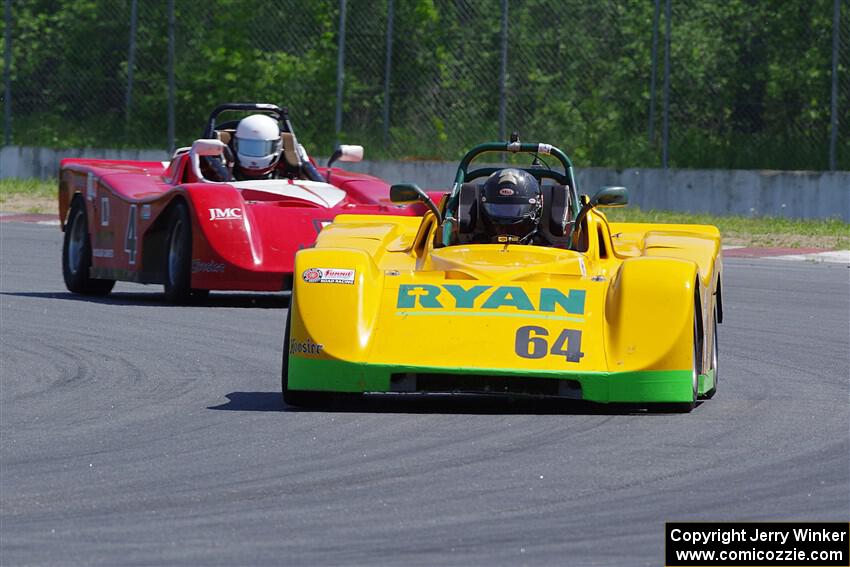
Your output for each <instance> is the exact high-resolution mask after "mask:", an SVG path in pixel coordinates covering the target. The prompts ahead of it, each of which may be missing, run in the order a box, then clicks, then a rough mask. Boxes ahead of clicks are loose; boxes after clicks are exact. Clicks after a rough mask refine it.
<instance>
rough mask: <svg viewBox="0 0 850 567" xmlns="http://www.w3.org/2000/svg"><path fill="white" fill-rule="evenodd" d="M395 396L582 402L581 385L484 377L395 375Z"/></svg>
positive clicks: (540, 380) (391, 389)
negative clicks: (497, 396)
mask: <svg viewBox="0 0 850 567" xmlns="http://www.w3.org/2000/svg"><path fill="white" fill-rule="evenodd" d="M390 391H392V392H432V393H468V394H509V395H530V396H556V397H563V398H571V399H581V384H580V383H579V382H577V381H575V380H558V379H553V378H537V377H518V376H491V375H486V374H485V375H482V374H427V373H418V374H414V373H404V374H393V375H392V376H391V378H390Z"/></svg>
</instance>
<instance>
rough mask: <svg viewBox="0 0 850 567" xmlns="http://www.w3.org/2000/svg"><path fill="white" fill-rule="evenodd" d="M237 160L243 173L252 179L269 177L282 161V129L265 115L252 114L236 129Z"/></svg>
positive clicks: (240, 122) (241, 121)
mask: <svg viewBox="0 0 850 567" xmlns="http://www.w3.org/2000/svg"><path fill="white" fill-rule="evenodd" d="M235 145H236V158H237V159H238V161H239V167H240V169H241V170H242V173H244V174H245V175H248V176H251V177H259V176H262V175H267V174H268V173H269V172H270V171H271V170H272V169H274V167H275V166H276V165H277V162H278V160H279V159H280V153H281V152H280V148H281V142H280V128H278V125H277V122H276V121H275V120H274V119H273V118H271V117H270V116H266V115H265V114H252V115H251V116H246V117H245V118H243V119H242V120H240V121H239V126H237V127H236V142H235Z"/></svg>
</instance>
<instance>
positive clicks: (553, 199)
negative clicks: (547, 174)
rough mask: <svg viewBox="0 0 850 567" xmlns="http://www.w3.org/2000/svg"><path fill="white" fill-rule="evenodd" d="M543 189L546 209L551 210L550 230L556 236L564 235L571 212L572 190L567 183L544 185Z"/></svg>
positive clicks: (549, 217) (548, 219) (545, 220)
mask: <svg viewBox="0 0 850 567" xmlns="http://www.w3.org/2000/svg"><path fill="white" fill-rule="evenodd" d="M541 189H542V191H543V205H544V210H545V209H548V210H549V215H548V218H544V219H543V221H544V222H548V226H547V228H548V229H549V230H548V232H549V234H551V235H552V236H554V237H556V238H560V237H562V236H564V234H565V233H566V231H567V223H568V221H569V214H570V191H569V189H568V188H567V186H566V185H544V186H543V187H541Z"/></svg>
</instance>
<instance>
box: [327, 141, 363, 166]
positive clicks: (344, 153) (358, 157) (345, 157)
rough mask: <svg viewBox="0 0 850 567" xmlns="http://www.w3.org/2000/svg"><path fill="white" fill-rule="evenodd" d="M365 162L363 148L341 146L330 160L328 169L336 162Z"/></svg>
mask: <svg viewBox="0 0 850 567" xmlns="http://www.w3.org/2000/svg"><path fill="white" fill-rule="evenodd" d="M362 160H363V146H352V145H346V144H343V145H341V146H339V147H338V148H337V149H336V150H335V151H334V153H333V154H332V155H331V157H330V159H329V160H328V165H327V167H330V166H331V165H333V163H334V162H335V161H348V162H357V161H362Z"/></svg>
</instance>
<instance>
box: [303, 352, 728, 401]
mask: <svg viewBox="0 0 850 567" xmlns="http://www.w3.org/2000/svg"><path fill="white" fill-rule="evenodd" d="M709 373H710V374H704V375H700V380H699V382H700V384H699V386H700V388H699V392H700V393H704V392H705V391H706V390H708V389H709V388H710V387H711V386H712V385H713V383H714V379H713V371H709ZM404 375H414V376H418V375H428V376H434V375H438V376H445V377H446V380H443V381H442V383H446V381H450V380H451V378H450V377H451V376H457V377H459V381H460V379H461V378H462V377H464V376H488V377H505V378H514V379H522V378H528V379H536V380H538V381H540V380H543V379H545V380H559V381H571V382H572V383H574V384H575V383H577V384H579V385H580V388H581V390H580V394H579V395H578V396H576V397H578V398H580V399H583V400H588V401H592V402H602V403H606V402H689V401H691V399H692V396H693V394H692V387H693V386H692V382H691V378H692V374H691V370H690V369H686V370H642V371H634V372H575V371H572V372H558V371H542V372H529V371H527V370H516V369H503V368H498V369H496V368H451V367H423V366H399V365H384V364H364V363H354V362H345V361H340V360H325V359H313V358H304V357H298V356H290V357H289V376H288V381H289V389H290V390H306V391H322V392H395V391H417V390H398V389H396V388H394V387H393V377H394V376H395V377H403V376H404ZM556 390H557V388H556ZM555 395H558V394H555Z"/></svg>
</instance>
